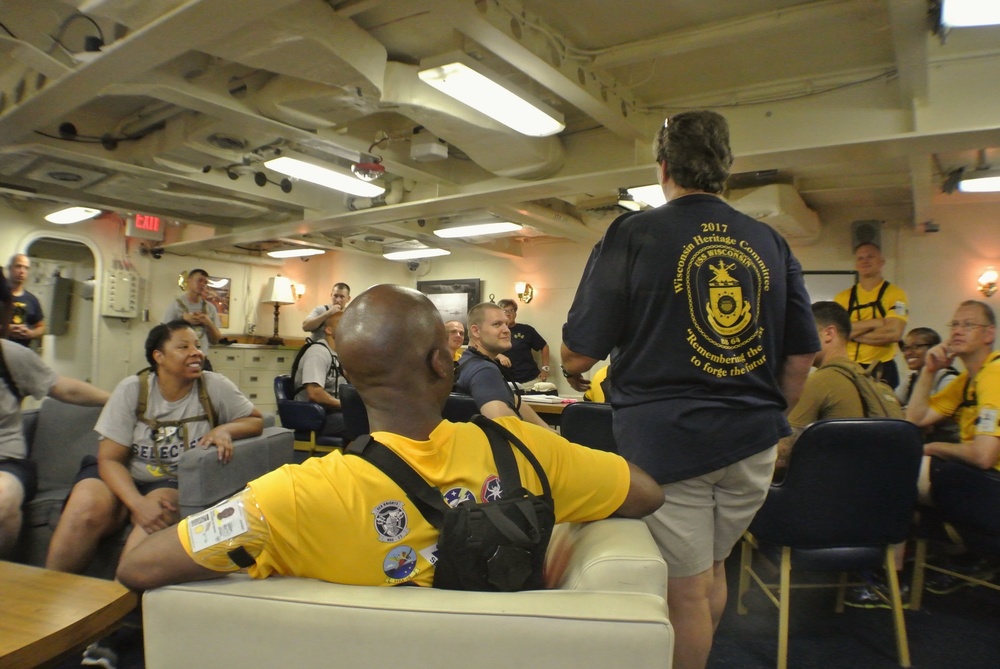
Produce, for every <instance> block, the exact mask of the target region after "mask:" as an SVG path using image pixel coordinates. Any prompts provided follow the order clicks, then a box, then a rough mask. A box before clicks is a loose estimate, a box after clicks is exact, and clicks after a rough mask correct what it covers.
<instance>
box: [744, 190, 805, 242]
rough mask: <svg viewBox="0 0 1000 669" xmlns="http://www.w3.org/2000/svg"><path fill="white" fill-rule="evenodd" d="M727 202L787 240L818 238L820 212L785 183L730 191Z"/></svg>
mask: <svg viewBox="0 0 1000 669" xmlns="http://www.w3.org/2000/svg"><path fill="white" fill-rule="evenodd" d="M727 199H728V200H729V204H731V205H732V206H733V208H735V209H736V210H737V211H741V212H743V213H744V214H746V215H747V216H752V217H753V218H756V219H757V220H758V221H760V222H762V223H767V224H768V225H770V226H771V227H772V228H774V229H775V230H776V231H777V232H778V233H779V234H780V235H781V236H782V237H784V238H785V239H786V240H788V241H789V242H796V243H799V244H809V243H812V242H815V241H816V240H817V239H819V232H820V222H819V216H817V215H816V212H815V211H813V210H812V209H810V208H809V207H808V205H806V203H805V202H804V201H803V200H802V197H801V196H800V195H799V193H798V191H797V190H795V187H794V186H790V185H788V184H771V185H768V186H761V187H759V188H746V189H741V190H732V191H729V194H728V198H727Z"/></svg>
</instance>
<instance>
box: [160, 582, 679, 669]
mask: <svg viewBox="0 0 1000 669" xmlns="http://www.w3.org/2000/svg"><path fill="white" fill-rule="evenodd" d="M142 610H143V628H144V630H145V633H144V637H145V651H146V667H147V669H166V668H167V667H179V666H180V667H191V668H201V667H204V668H205V669H209V668H216V667H221V666H229V667H240V666H247V667H271V666H294V667H296V669H310V668H312V667H316V668H320V667H331V666H337V667H351V669H376V668H377V669H382V668H383V667H385V666H386V664H391V663H393V662H395V661H396V660H398V659H399V657H397V655H398V653H397V652H395V651H393V650H392V649H398V650H399V652H403V651H405V662H404V664H406V665H407V666H413V667H424V666H427V667H439V666H475V665H477V664H482V663H483V662H484V661H487V660H489V658H502V659H503V662H502V664H503V665H506V666H513V667H552V668H555V667H565V668H567V669H569V668H572V669H588V668H590V667H594V668H597V667H600V668H601V669H606V668H607V667H643V668H644V669H668V668H669V667H670V664H671V657H672V654H673V643H674V633H673V627H672V626H671V624H670V621H669V620H668V618H667V607H666V603H665V602H664V600H663V598H662V597H654V596H653V595H648V594H634V593H620V592H581V591H570V590H539V591H533V592H512V593H498V592H459V591H454V590H435V589H433V588H419V587H409V588H407V587H395V588H394V587H369V586H352V585H338V584H335V583H323V582H320V581H315V580H312V579H300V578H284V577H271V578H268V579H265V580H262V581H252V580H251V579H249V578H247V577H246V576H243V575H238V574H233V575H229V576H226V577H225V578H223V579H220V580H214V581H202V582H198V583H187V584H183V585H175V586H169V587H166V588H159V589H157V590H151V591H149V592H147V593H146V594H145V596H144V597H143V607H142ZM207 630H210V632H207ZM206 633H207V634H209V637H210V638H209V639H208V640H205V639H206V636H205V635H206ZM179 639H201V640H203V641H204V642H203V643H202V642H199V643H179V642H178V640H179ZM387 643H388V644H389V645H388V646H387V645H386V644H387ZM390 656H391V659H388V660H387V658H390ZM400 657H403V656H400Z"/></svg>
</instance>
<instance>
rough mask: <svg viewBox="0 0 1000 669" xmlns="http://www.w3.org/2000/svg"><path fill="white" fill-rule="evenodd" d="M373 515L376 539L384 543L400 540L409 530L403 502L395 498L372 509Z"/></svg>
mask: <svg viewBox="0 0 1000 669" xmlns="http://www.w3.org/2000/svg"><path fill="white" fill-rule="evenodd" d="M372 515H373V516H375V531H376V532H377V533H378V540H379V541H383V542H385V543H392V542H394V541H400V540H402V538H403V537H405V536H406V535H407V534H409V532H410V524H409V522H408V521H407V518H406V511H404V510H403V503H402V502H400V501H397V500H388V501H385V502H382V503H381V504H379V505H378V506H376V507H375V508H374V509H373V510H372Z"/></svg>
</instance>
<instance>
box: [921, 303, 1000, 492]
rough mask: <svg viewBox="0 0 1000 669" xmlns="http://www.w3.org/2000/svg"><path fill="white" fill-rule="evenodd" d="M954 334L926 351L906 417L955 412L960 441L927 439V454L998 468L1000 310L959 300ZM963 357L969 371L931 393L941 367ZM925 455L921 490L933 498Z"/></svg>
mask: <svg viewBox="0 0 1000 669" xmlns="http://www.w3.org/2000/svg"><path fill="white" fill-rule="evenodd" d="M948 327H949V328H950V330H951V337H950V338H949V339H948V340H947V341H946V342H943V343H941V344H938V345H937V346H935V347H934V348H932V349H930V350H929V351H927V362H926V364H925V365H924V368H923V369H922V370H920V376H918V377H917V383H916V385H915V386H914V388H913V394H912V395H911V396H910V403H909V404H908V405H907V407H906V418H907V420H909V421H910V422H913V423H916V424H917V425H919V426H920V427H925V426H928V425H933V424H935V423H937V422H938V421H941V420H944V419H945V418H948V417H949V416H954V417H955V419H956V421H957V422H958V426H959V429H960V430H961V438H962V441H961V442H960V443H957V444H952V443H948V442H943V441H934V442H930V443H928V444H924V455H927V456H931V455H934V456H937V457H939V458H944V459H946V460H961V461H962V462H965V463H967V464H970V465H972V466H974V467H979V468H980V469H991V468H992V469H1000V426H998V424H997V410H998V407H1000V362H998V360H1000V352H996V351H994V350H993V342H994V340H995V339H996V330H997V322H996V316H995V315H994V314H993V310H992V309H991V308H990V307H989V305H987V304H985V303H983V302H977V301H975V300H968V301H966V302H962V304H961V305H959V307H958V310H957V311H956V312H955V316H954V317H953V319H952V321H951V322H950V323H949V324H948ZM955 358H960V359H961V360H962V363H963V364H964V365H965V371H964V372H962V373H961V374H959V375H958V377H956V378H955V380H953V381H952V382H951V383H949V384H948V385H947V386H945V387H944V389H942V390H941V392H939V393H937V394H935V395H933V396H931V394H930V391H931V385H932V384H933V382H934V376H935V375H936V373H937V371H938V370H939V369H943V368H944V367H947V366H948V365H950V364H951V362H952V360H954V359H955ZM928 465H929V459H928V458H925V460H924V466H923V467H922V468H921V471H920V486H919V488H920V493H921V497H922V498H923V499H924V500H925V501H926V500H928V499H929V496H928V494H927V493H928V492H929V490H930V478H929V477H930V472H929V470H930V467H929V466H928Z"/></svg>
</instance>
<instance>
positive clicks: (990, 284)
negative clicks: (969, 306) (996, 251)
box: [978, 267, 997, 297]
mask: <svg viewBox="0 0 1000 669" xmlns="http://www.w3.org/2000/svg"><path fill="white" fill-rule="evenodd" d="M978 281H979V292H980V293H982V294H983V295H985V296H986V297H991V296H992V295H993V293H995V292H997V271H996V270H995V269H993V268H992V267H987V268H986V269H985V270H983V273H982V274H980V275H979V279H978Z"/></svg>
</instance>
